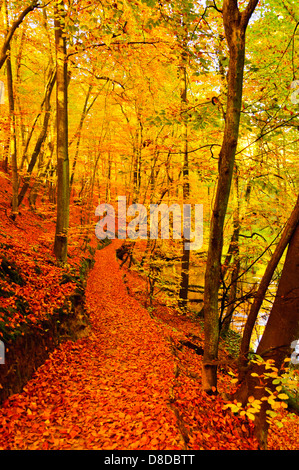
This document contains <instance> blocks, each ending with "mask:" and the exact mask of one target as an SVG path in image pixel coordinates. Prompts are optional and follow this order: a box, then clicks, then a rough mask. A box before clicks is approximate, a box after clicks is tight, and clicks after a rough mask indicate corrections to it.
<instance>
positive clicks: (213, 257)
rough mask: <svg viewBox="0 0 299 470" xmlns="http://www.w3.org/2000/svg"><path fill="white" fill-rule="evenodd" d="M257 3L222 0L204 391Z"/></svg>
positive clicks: (209, 377) (211, 373)
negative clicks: (223, 61)
mask: <svg viewBox="0 0 299 470" xmlns="http://www.w3.org/2000/svg"><path fill="white" fill-rule="evenodd" d="M257 3H258V0H250V1H249V3H248V4H247V7H246V8H245V10H244V11H242V12H240V11H239V8H238V5H237V1H236V0H224V2H223V24H224V30H225V36H226V41H227V43H228V47H229V68H228V96H227V108H226V120H225V128H224V136H223V142H222V146H221V150H220V154H219V178H218V184H217V189H216V197H215V202H214V207H213V212H212V217H211V224H210V238H209V248H208V257H207V265H206V273H205V291H204V334H205V346H204V351H205V352H204V358H203V371H202V387H203V390H205V391H206V392H207V393H213V391H215V390H216V389H217V364H216V361H217V357H218V342H219V314H218V291H219V286H220V279H221V278H220V276H221V255H222V249H223V225H224V219H225V215H226V211H227V205H228V199H229V194H230V188H231V181H232V174H233V169H234V161H235V153H236V148H237V143H238V135H239V122H240V114H241V104H242V90H243V73H244V60H245V33H246V28H247V24H248V21H249V19H250V17H251V15H252V13H253V11H254V9H255V7H256V5H257Z"/></svg>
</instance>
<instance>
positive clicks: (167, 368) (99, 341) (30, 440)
mask: <svg viewBox="0 0 299 470" xmlns="http://www.w3.org/2000/svg"><path fill="white" fill-rule="evenodd" d="M119 244H120V242H119V241H118V240H115V241H113V242H112V243H111V244H110V245H109V246H107V247H106V248H104V249H102V250H100V251H98V252H97V253H96V262H95V265H94V268H93V270H92V271H91V272H90V274H89V278H88V283H87V289H86V300H87V308H88V310H89V313H90V316H91V321H92V329H91V333H90V335H89V336H88V337H85V338H82V339H80V340H78V341H76V342H71V341H67V342H66V343H63V344H62V345H61V346H60V347H59V348H58V349H57V350H55V351H54V352H53V353H52V354H51V356H50V358H49V359H48V360H47V361H46V362H45V364H43V365H42V366H41V367H40V368H39V369H38V370H37V372H36V374H35V375H34V377H33V378H32V380H31V381H30V382H29V383H28V384H27V385H26V387H25V389H24V391H23V393H22V394H20V395H14V396H13V397H10V399H9V400H8V402H7V403H6V405H5V406H4V407H3V409H2V410H1V411H0V425H1V424H2V426H3V428H2V429H5V431H4V432H2V433H1V437H0V449H1V448H2V449H11V450H15V449H84V450H85V449H127V450H129V449H151V450H154V449H167V450H171V449H183V448H184V441H183V438H182V434H181V432H180V430H179V428H178V423H177V419H176V416H175V413H174V412H173V411H172V409H171V408H170V406H169V399H170V393H171V390H172V387H173V381H174V358H173V355H172V354H171V351H170V347H169V343H168V342H167V340H166V339H165V332H164V334H163V331H162V330H163V326H162V325H161V326H160V324H159V323H158V322H156V321H155V320H153V319H151V317H150V315H149V313H148V311H147V310H146V309H144V308H142V307H141V306H140V304H139V303H138V302H137V301H136V300H135V299H133V298H131V297H130V296H129V295H128V293H127V291H126V287H125V285H124V282H123V279H122V273H121V271H120V268H119V263H118V262H117V260H116V256H115V249H116V248H117V246H119Z"/></svg>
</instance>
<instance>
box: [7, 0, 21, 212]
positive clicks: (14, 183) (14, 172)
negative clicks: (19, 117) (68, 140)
mask: <svg viewBox="0 0 299 470" xmlns="http://www.w3.org/2000/svg"><path fill="white" fill-rule="evenodd" d="M4 8H5V18H6V27H7V35H9V32H10V31H11V28H9V23H8V9H7V8H8V7H7V1H6V3H5V4H4ZM5 54H6V55H5V58H6V60H7V62H6V73H7V93H8V103H9V114H10V134H11V140H10V146H11V147H10V150H11V170H12V204H11V205H12V211H11V218H12V219H13V220H15V218H16V216H17V215H18V188H19V175H18V157H17V134H16V116H15V99H14V87H13V73H12V63H11V47H10V41H9V42H8V44H7V47H6V53H5Z"/></svg>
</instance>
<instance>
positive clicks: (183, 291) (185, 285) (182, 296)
mask: <svg viewBox="0 0 299 470" xmlns="http://www.w3.org/2000/svg"><path fill="white" fill-rule="evenodd" d="M183 47H184V49H185V48H186V47H187V38H184V40H183ZM181 62H182V63H181V67H180V79H181V112H182V121H183V145H184V150H183V155H184V162H183V202H184V203H187V201H188V199H189V194H190V184H189V153H188V113H187V91H188V84H187V55H186V51H185V50H184V51H183V52H182V56H181ZM184 222H185V221H184ZM187 222H188V223H189V226H190V221H187ZM189 242H190V240H187V239H185V238H184V239H183V254H182V259H181V282H180V291H179V307H180V308H181V309H182V311H183V312H184V311H185V310H186V307H187V304H188V290H189V265H190V250H186V249H185V243H189Z"/></svg>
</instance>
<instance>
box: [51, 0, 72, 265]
mask: <svg viewBox="0 0 299 470" xmlns="http://www.w3.org/2000/svg"><path fill="white" fill-rule="evenodd" d="M54 24H55V45H56V113H57V220H56V233H55V243H54V253H55V256H56V259H57V261H58V262H59V263H65V262H66V260H67V243H68V227H69V194H70V191H69V158H68V96H67V86H68V73H67V51H66V39H65V37H64V32H63V27H64V2H63V0H61V1H60V2H58V4H56V5H55V23H54Z"/></svg>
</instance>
